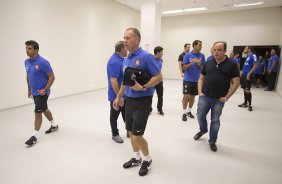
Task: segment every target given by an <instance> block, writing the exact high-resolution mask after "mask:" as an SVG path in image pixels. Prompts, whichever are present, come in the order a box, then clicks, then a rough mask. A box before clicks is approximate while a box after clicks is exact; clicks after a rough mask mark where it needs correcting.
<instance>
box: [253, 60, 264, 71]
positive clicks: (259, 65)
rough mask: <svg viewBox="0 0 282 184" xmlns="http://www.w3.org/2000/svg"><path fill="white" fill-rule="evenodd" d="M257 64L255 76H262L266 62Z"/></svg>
mask: <svg viewBox="0 0 282 184" xmlns="http://www.w3.org/2000/svg"><path fill="white" fill-rule="evenodd" d="M257 64H258V67H257V69H256V70H255V72H254V73H255V74H262V73H263V71H264V67H265V61H264V60H262V61H258V62H257Z"/></svg>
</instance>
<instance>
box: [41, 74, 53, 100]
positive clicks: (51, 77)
mask: <svg viewBox="0 0 282 184" xmlns="http://www.w3.org/2000/svg"><path fill="white" fill-rule="evenodd" d="M47 75H48V78H49V79H48V82H47V84H46V86H45V88H44V89H41V90H38V93H39V95H45V94H46V91H47V90H48V89H49V88H50V87H51V86H52V84H53V83H54V81H55V75H54V73H53V72H50V73H48V74H47Z"/></svg>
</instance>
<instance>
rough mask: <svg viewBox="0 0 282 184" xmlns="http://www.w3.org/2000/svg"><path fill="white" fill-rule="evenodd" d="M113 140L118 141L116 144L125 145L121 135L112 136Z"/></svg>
mask: <svg viewBox="0 0 282 184" xmlns="http://www.w3.org/2000/svg"><path fill="white" fill-rule="evenodd" d="M112 139H113V140H114V141H116V143H123V139H122V138H121V137H120V136H119V135H116V136H112Z"/></svg>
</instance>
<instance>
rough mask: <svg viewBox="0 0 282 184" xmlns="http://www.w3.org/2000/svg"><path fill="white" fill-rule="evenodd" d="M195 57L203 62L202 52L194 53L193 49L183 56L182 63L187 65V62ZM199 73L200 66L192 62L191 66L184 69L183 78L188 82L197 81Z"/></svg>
mask: <svg viewBox="0 0 282 184" xmlns="http://www.w3.org/2000/svg"><path fill="white" fill-rule="evenodd" d="M195 58H197V59H201V61H202V64H204V63H205V55H204V54H202V53H199V54H196V53H194V52H193V51H191V52H189V53H187V54H186V55H185V56H184V59H183V62H182V64H183V65H187V64H189V63H191V62H192V60H193V59H195ZM200 74H201V68H200V66H198V64H197V63H194V64H193V66H192V67H190V68H188V69H186V70H185V73H184V79H183V80H184V81H188V82H198V80H199V77H200Z"/></svg>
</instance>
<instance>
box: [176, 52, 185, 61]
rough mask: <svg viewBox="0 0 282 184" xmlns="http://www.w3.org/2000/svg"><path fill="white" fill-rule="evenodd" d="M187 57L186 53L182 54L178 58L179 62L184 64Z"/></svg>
mask: <svg viewBox="0 0 282 184" xmlns="http://www.w3.org/2000/svg"><path fill="white" fill-rule="evenodd" d="M185 55H186V53H185V52H182V53H181V54H180V55H179V56H178V61H181V63H182V61H183V58H184V56H185Z"/></svg>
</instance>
